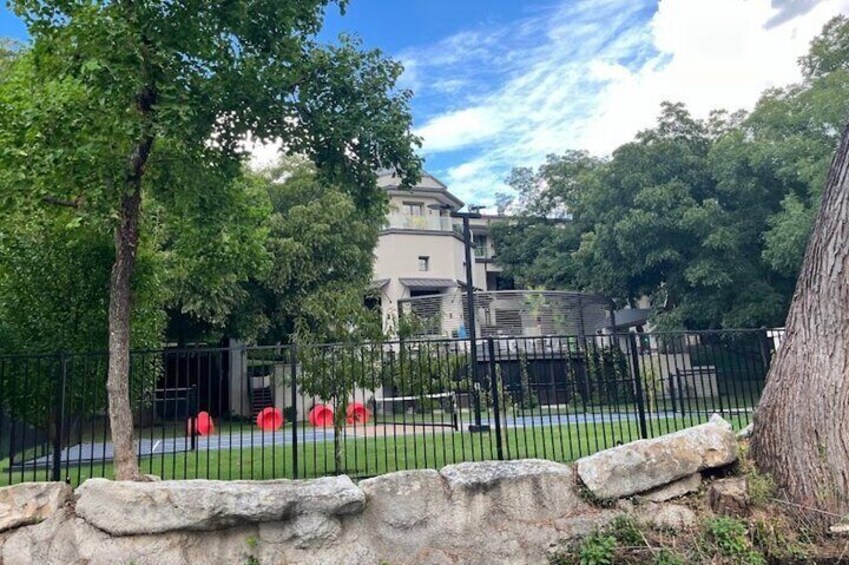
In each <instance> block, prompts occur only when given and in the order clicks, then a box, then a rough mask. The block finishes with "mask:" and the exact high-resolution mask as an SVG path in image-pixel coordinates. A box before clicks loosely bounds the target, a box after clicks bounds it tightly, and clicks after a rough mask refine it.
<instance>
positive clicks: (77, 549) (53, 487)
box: [0, 417, 737, 565]
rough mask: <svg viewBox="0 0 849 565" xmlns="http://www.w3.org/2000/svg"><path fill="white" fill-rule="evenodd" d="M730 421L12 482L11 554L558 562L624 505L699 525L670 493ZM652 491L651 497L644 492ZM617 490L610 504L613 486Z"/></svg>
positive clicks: (5, 509)
mask: <svg viewBox="0 0 849 565" xmlns="http://www.w3.org/2000/svg"><path fill="white" fill-rule="evenodd" d="M736 458H737V444H736V440H735V437H734V434H733V432H732V431H731V428H730V426H729V425H728V424H726V423H725V422H724V421H723V420H721V419H720V418H718V417H714V418H713V419H712V420H711V422H710V423H708V424H704V425H702V426H697V427H694V428H690V429H688V430H685V431H682V432H678V433H675V434H671V435H668V436H664V437H661V438H657V439H653V440H643V441H638V442H633V443H631V444H627V445H624V446H620V447H616V448H613V449H609V450H606V451H603V452H600V453H597V454H595V455H593V456H590V457H586V458H584V459H581V460H579V461H578V462H577V463H576V465H575V466H574V467H572V466H568V465H562V464H559V463H553V462H550V461H540V460H521V461H505V462H495V461H487V462H478V463H461V464H458V465H449V466H447V467H444V468H442V469H441V470H439V471H436V470H420V471H402V472H397V473H390V474H387V475H382V476H379V477H376V478H373V479H368V480H365V481H362V482H360V483H359V484H358V485H357V484H355V483H354V482H353V481H351V479H349V478H348V477H346V476H340V477H329V478H322V479H314V480H305V481H287V480H282V481H256V482H254V481H202V480H196V481H159V482H147V483H124V482H113V481H108V480H105V479H91V480H89V481H87V482H86V483H84V484H83V485H82V486H80V487H79V488H78V489H77V490H76V492H72V491H71V489H70V488H69V487H67V486H66V485H64V484H56V483H42V484H37V483H29V484H22V485H16V486H12V487H6V488H5V489H0V531H2V533H0V544H1V545H0V557H2V564H3V565H6V564H15V565H17V564H28V563H33V564H64V563H87V564H88V563H90V564H94V565H96V564H110V565H112V564H117V563H127V564H129V563H134V564H136V565H142V564H147V563H150V564H156V565H168V564H175V565H176V564H189V563H210V564H215V563H222V564H228V565H232V564H241V563H244V564H252V565H256V564H277V563H322V564H325V563H343V562H344V563H370V564H377V563H393V564H395V563H482V562H488V563H503V562H510V563H544V562H546V559H547V554H548V552H549V551H550V550H551V549H552V548H553V547H554V546H556V545H557V544H558V543H559V542H561V541H563V540H565V539H570V538H574V537H577V536H583V535H586V534H588V533H590V532H592V531H593V530H594V529H596V528H598V527H600V526H603V525H604V524H606V523H607V522H609V521H610V520H612V519H614V518H615V517H616V516H617V515H619V514H621V513H622V512H631V513H633V514H634V515H635V516H636V518H637V519H638V520H640V521H643V522H649V523H656V524H659V525H664V526H667V527H671V528H685V527H688V526H689V525H691V524H692V523H693V522H694V520H695V515H694V514H693V512H692V511H691V510H690V509H689V508H687V507H686V506H683V505H681V504H676V503H674V502H669V500H672V499H674V498H677V497H680V496H683V495H686V494H688V493H689V492H692V491H693V490H696V489H698V488H699V485H700V482H701V475H700V472H701V471H704V470H706V469H710V468H714V467H721V466H725V465H728V464H731V463H733V462H734V461H735V460H736ZM635 497H639V498H640V499H641V500H640V503H639V504H635V503H634V502H633V500H635ZM612 498H615V499H617V500H616V501H614V502H611V503H607V504H603V505H602V504H598V500H599V499H612Z"/></svg>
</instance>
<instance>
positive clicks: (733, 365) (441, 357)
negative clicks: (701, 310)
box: [0, 330, 782, 484]
mask: <svg viewBox="0 0 849 565" xmlns="http://www.w3.org/2000/svg"><path fill="white" fill-rule="evenodd" d="M781 335H782V334H781V332H780V331H775V330H739V331H728V330H726V331H716V332H693V333H684V332H668V333H662V332H658V333H651V334H646V333H644V334H638V333H626V334H619V335H594V336H582V335H562V336H545V337H512V336H495V335H494V336H490V337H485V338H483V339H480V340H478V341H477V342H476V343H475V344H472V343H471V342H470V341H469V340H468V339H441V338H436V339H426V338H418V339H415V340H401V341H391V342H381V343H359V344H321V345H302V346H297V347H295V346H259V347H232V348H192V349H166V350H150V351H135V352H133V354H132V356H131V374H130V385H131V386H130V391H131V396H132V406H133V418H134V423H135V436H136V447H137V452H138V456H139V461H140V465H141V468H142V471H143V472H145V473H149V474H153V475H157V476H160V477H162V478H164V479H191V478H208V479H225V480H226V479H270V478H306V477H317V476H324V475H334V474H341V473H345V474H349V475H351V476H354V477H368V476H374V475H377V474H381V473H385V472H389V471H395V470H403V469H422V468H439V467H441V466H443V465H447V464H451V463H459V462H463V461H481V460H489V459H518V458H527V457H534V458H543V459H550V460H554V461H563V462H567V461H572V460H575V459H577V458H579V457H582V456H584V455H588V454H591V453H594V452H596V451H598V450H601V449H605V448H607V447H612V446H615V445H618V444H622V443H626V442H629V441H633V440H637V439H640V438H648V437H655V436H658V435H661V434H665V433H668V432H672V431H675V430H679V429H683V428H685V427H688V426H692V425H696V424H698V423H701V422H704V421H706V420H707V419H708V418H709V417H710V415H711V414H712V413H715V412H716V413H720V414H722V415H723V416H724V417H725V418H726V419H728V420H729V421H730V422H731V423H732V424H733V425H734V426H735V427H737V428H740V427H743V426H745V425H746V424H748V423H749V421H750V419H751V415H752V411H753V408H754V406H755V405H756V404H757V401H758V398H759V396H760V393H761V390H762V389H763V385H764V381H765V377H766V373H767V369H768V367H769V363H770V360H771V359H772V357H773V355H774V352H775V349H776V348H777V347H779V346H780V341H781ZM473 345H474V346H473ZM106 369H107V356H106V355H105V354H102V353H57V354H49V355H4V356H0V395H1V396H0V472H2V483H3V484H10V483H17V482H23V481H39V480H66V481H69V482H71V483H72V484H79V483H81V482H82V481H84V480H85V479H87V478H89V477H101V476H105V477H111V476H112V465H111V459H112V456H113V452H112V442H111V434H110V429H109V418H108V401H107V396H106Z"/></svg>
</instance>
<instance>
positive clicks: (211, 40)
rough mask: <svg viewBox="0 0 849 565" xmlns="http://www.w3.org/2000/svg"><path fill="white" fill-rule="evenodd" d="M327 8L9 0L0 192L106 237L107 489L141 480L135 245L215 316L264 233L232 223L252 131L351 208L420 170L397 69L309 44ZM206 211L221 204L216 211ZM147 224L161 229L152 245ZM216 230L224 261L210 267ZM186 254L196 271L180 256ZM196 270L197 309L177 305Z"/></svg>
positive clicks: (372, 54)
mask: <svg viewBox="0 0 849 565" xmlns="http://www.w3.org/2000/svg"><path fill="white" fill-rule="evenodd" d="M330 3H331V2H330V1H329V0H298V1H292V2H273V1H261V2H255V1H236V2H227V3H224V4H221V3H209V2H196V1H191V0H189V1H181V2H167V3H163V2H152V1H146V0H138V1H129V0H128V1H117V0H116V1H110V2H96V3H91V2H66V1H45V0H17V1H15V2H11V5H12V6H13V8H14V9H15V10H16V11H17V13H18V14H19V15H21V16H22V17H23V18H24V20H25V21H26V23H27V25H28V28H29V31H30V34H31V35H32V37H33V45H32V50H31V53H30V54H29V55H27V56H26V57H25V58H24V59H23V61H22V62H21V63H20V65H19V66H17V65H16V67H17V70H18V72H16V73H14V74H13V77H12V79H11V80H8V81H4V84H3V89H2V92H0V170H2V171H3V172H2V173H1V174H0V183H2V185H3V189H4V197H5V200H6V202H7V203H10V204H11V205H12V206H14V207H16V208H17V209H19V210H23V209H25V208H32V207H37V206H41V205H44V204H45V203H49V204H59V205H62V206H66V207H69V208H72V209H74V210H76V211H77V213H78V214H79V215H80V222H81V223H85V224H89V223H90V224H91V225H93V226H95V228H96V229H98V230H100V229H104V230H106V231H107V233H108V232H111V233H112V239H113V243H114V262H113V265H112V270H111V275H110V281H109V306H108V325H109V332H108V339H109V353H110V355H109V379H108V383H107V388H108V389H109V404H110V410H109V414H110V419H111V428H112V438H113V443H114V446H115V462H116V466H115V467H116V474H117V477H118V478H119V479H123V478H130V479H136V478H139V477H140V475H139V473H138V468H137V462H136V460H135V455H134V449H133V446H132V420H131V417H130V409H129V398H128V384H127V381H128V371H129V347H130V339H131V337H130V336H131V320H132V318H133V315H134V313H133V306H134V292H135V289H134V286H133V285H134V281H135V280H136V277H137V275H138V273H137V268H138V259H139V257H140V253H141V250H142V249H143V247H144V244H145V240H146V239H147V238H150V240H151V245H153V249H154V250H156V251H159V252H162V253H169V252H173V251H174V250H179V251H181V252H180V253H177V252H174V255H173V256H172V257H168V256H166V257H165V259H172V260H174V263H173V265H172V269H170V272H171V273H173V274H175V275H176V278H175V279H174V280H176V281H178V282H180V283H182V284H180V285H177V286H176V288H175V300H176V301H177V302H178V303H179V304H180V305H181V307H182V308H183V309H185V310H186V311H188V312H190V313H196V314H198V315H201V316H204V317H214V316H216V315H217V316H223V315H224V314H223V312H222V311H217V312H212V311H211V310H212V309H216V308H218V306H221V307H222V308H223V309H224V310H226V309H230V310H232V309H233V307H234V305H235V304H237V303H238V302H239V301H240V299H241V298H243V297H244V296H245V295H244V294H243V292H244V289H243V288H242V284H243V283H244V282H245V281H246V280H247V276H243V275H242V274H241V273H236V274H233V273H232V271H231V269H232V268H233V267H234V266H239V265H241V266H246V267H247V269H244V270H243V271H242V272H244V271H249V270H250V269H251V267H254V266H257V267H258V266H259V264H253V263H252V261H253V259H251V258H250V257H249V258H248V259H247V260H246V261H242V262H238V261H237V259H240V258H242V257H243V255H242V253H243V251H245V250H248V251H251V250H257V251H259V250H261V247H262V246H260V245H257V243H258V242H261V241H262V237H261V234H260V236H259V237H255V235H256V234H255V232H253V231H252V230H251V229H250V228H249V229H248V230H246V231H239V230H238V229H237V230H236V232H237V233H233V232H232V231H231V230H230V228H229V223H230V220H232V218H233V217H234V216H233V209H229V206H227V204H235V205H236V208H235V209H236V210H238V208H239V206H241V205H242V204H240V202H239V199H240V198H242V197H243V196H244V194H245V191H243V190H242V191H240V190H238V183H239V182H240V181H239V177H240V175H241V171H242V162H243V159H244V156H245V145H244V141H245V139H246V138H247V137H248V136H252V137H253V138H254V139H256V140H260V141H268V140H275V139H279V140H281V141H282V143H283V146H284V150H285V151H286V152H288V153H291V154H298V155H302V156H304V157H305V158H307V159H308V160H310V161H311V162H313V163H315V165H316V170H317V171H318V173H319V174H320V175H321V177H322V178H323V179H325V180H327V181H329V182H340V183H344V184H345V186H349V187H356V190H354V191H353V194H352V197H353V198H354V200H355V201H356V203H357V204H358V205H359V206H362V207H364V208H367V207H369V206H370V205H376V204H379V203H380V202H381V201H382V199H383V198H384V195H383V193H382V192H381V191H380V190H379V189H378V188H377V186H376V182H375V172H374V171H375V169H377V168H379V167H387V166H393V167H395V168H396V170H397V171H398V172H399V174H400V175H401V177H402V179H403V180H404V181H405V182H411V181H413V180H414V179H415V178H416V176H417V175H418V172H419V168H420V164H419V161H418V159H417V158H416V157H415V155H414V153H413V152H412V145H414V144H415V143H416V141H417V140H416V138H415V137H414V136H413V135H412V133H411V132H410V115H409V110H408V100H409V96H410V93H409V92H406V91H398V90H396V89H395V81H396V79H397V78H398V76H399V74H400V72H401V67H400V65H399V64H397V63H395V62H393V61H389V60H386V59H384V58H383V56H382V55H381V54H380V53H379V52H376V51H363V50H362V49H360V46H359V44H358V43H357V42H355V41H351V40H349V39H347V38H341V39H340V41H339V43H338V45H333V46H322V45H319V44H318V43H317V42H316V41H315V40H314V36H315V34H316V33H317V32H318V30H319V29H320V27H321V23H322V20H323V14H324V10H325V8H326V7H327V6H328V4H330ZM338 4H339V5H340V6H341V7H342V8H344V5H345V2H344V0H340V2H338ZM219 203H223V204H224V206H223V207H224V208H228V209H227V210H223V211H221V212H216V211H215V210H214V208H215V207H216V206H218V205H219ZM160 220H162V221H165V220H172V222H173V224H174V225H172V226H171V227H170V229H169V228H168V227H164V228H163V229H162V231H161V233H160V232H159V231H158V229H157V228H158V226H159V225H160ZM183 220H185V221H184V222H183V223H182V225H180V223H181V221H183ZM191 220H199V221H191ZM198 224H199V225H198ZM248 224H250V222H248ZM175 226H176V228H175ZM215 235H217V236H218V240H219V241H221V242H222V243H223V246H222V252H221V253H210V254H208V255H207V253H206V251H209V250H210V248H209V247H204V245H205V244H208V243H209V242H210V240H211V239H210V236H215ZM228 237H229V239H228ZM181 245H182V248H181ZM198 246H200V249H201V250H203V252H204V253H198V254H197V255H196V256H197V260H193V259H192V254H191V253H185V252H182V251H186V250H197V249H198ZM261 255H262V253H258V256H259V257H261ZM178 257H179V258H178ZM237 262H238V263H239V265H237V264H236V263H237ZM207 267H212V268H213V270H212V271H207ZM215 268H219V270H217V271H216V270H215ZM198 273H202V274H203V277H205V278H206V282H205V283H200V284H201V285H203V288H204V290H205V291H206V290H208V289H209V288H210V285H211V288H212V290H213V293H212V300H211V301H210V302H209V303H207V302H197V301H195V302H193V301H192V300H191V295H193V294H195V293H196V291H197V284H198V283H197V282H196V281H197V280H198V278H197V277H196V276H194V275H195V274H198ZM210 304H211V306H210Z"/></svg>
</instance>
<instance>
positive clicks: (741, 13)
mask: <svg viewBox="0 0 849 565" xmlns="http://www.w3.org/2000/svg"><path fill="white" fill-rule="evenodd" d="M847 9H849V2H845V1H831V2H821V3H820V4H819V5H818V6H816V7H814V8H812V9H810V10H809V11H808V12H806V13H805V14H803V15H800V16H797V17H796V18H793V19H790V20H788V21H785V22H784V23H782V24H780V25H774V26H772V27H767V26H766V23H767V22H769V21H770V19H771V18H772V17H773V15H774V12H775V10H774V9H773V8H772V7H771V6H770V4H769V3H768V2H766V1H765V0H761V1H750V2H741V1H740V0H713V1H712V2H710V3H706V2H688V1H686V0H667V1H664V2H662V3H661V4H660V7H659V9H658V11H657V13H656V14H655V16H654V18H653V19H652V21H651V25H650V27H651V31H652V41H653V44H654V46H655V47H656V48H657V49H658V50H659V51H660V53H659V54H658V55H657V56H656V57H654V58H652V59H651V60H649V61H648V62H647V63H646V64H645V65H644V66H642V67H640V68H639V69H637V70H636V71H635V72H629V73H627V74H623V75H622V76H617V77H611V78H609V79H608V81H607V85H606V86H605V88H604V89H603V90H602V91H601V92H600V93H599V94H598V95H597V103H596V109H595V111H594V112H593V113H592V114H591V115H590V116H588V117H587V118H586V119H585V120H584V125H583V128H584V134H583V135H582V136H581V137H580V138H579V139H578V143H580V144H581V147H584V148H587V149H590V150H592V151H594V152H597V153H607V152H609V151H611V150H612V149H613V148H615V147H616V146H618V145H620V144H621V143H623V142H625V141H628V140H629V139H630V138H631V137H632V136H633V134H634V133H635V132H636V131H638V130H639V129H642V128H645V127H648V126H651V125H652V123H653V122H654V118H655V115H656V113H657V109H658V105H659V104H660V102H661V101H663V100H673V101H682V102H685V103H686V104H687V106H688V107H689V108H690V110H691V111H692V112H693V113H694V114H696V115H697V116H702V117H703V116H706V115H707V114H708V113H709V112H710V110H712V109H715V108H725V109H728V110H736V109H739V108H746V109H750V108H751V107H753V106H754V104H755V102H757V99H758V97H759V96H760V94H761V93H762V92H763V90H764V89H766V88H769V87H774V86H782V85H786V84H788V83H791V82H796V81H798V80H800V78H801V75H800V73H799V68H798V64H797V60H798V58H799V57H800V56H801V55H803V54H804V53H805V52H806V51H807V48H808V44H809V43H810V40H811V39H812V38H813V37H814V36H815V35H816V34H817V33H818V32H819V31H820V30H821V28H822V26H823V24H824V23H825V22H826V21H827V20H828V19H829V18H830V17H832V16H834V15H835V14H836V13H838V12H840V11H847ZM730 14H734V17H729V15H730ZM664 60H666V61H667V62H665V63H664Z"/></svg>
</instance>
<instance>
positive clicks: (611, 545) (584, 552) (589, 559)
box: [578, 532, 616, 565]
mask: <svg viewBox="0 0 849 565" xmlns="http://www.w3.org/2000/svg"><path fill="white" fill-rule="evenodd" d="M615 552H616V538H615V537H613V536H611V535H607V534H602V533H600V532H596V533H595V534H593V535H591V536H590V537H588V538H587V539H585V540H584V541H583V543H581V545H580V546H578V563H580V565H613V556H614V554H615Z"/></svg>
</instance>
